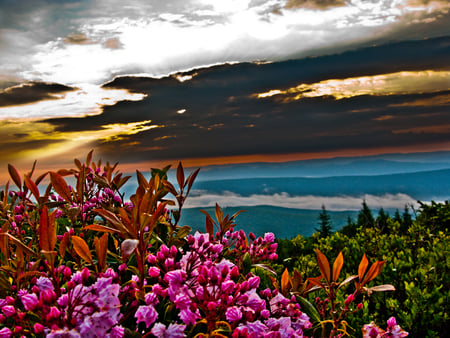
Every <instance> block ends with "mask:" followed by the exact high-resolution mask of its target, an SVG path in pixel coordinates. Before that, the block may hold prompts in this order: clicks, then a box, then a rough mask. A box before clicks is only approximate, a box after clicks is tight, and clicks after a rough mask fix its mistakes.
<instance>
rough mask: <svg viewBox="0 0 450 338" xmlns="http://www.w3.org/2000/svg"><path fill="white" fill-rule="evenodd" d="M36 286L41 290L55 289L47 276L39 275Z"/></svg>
mask: <svg viewBox="0 0 450 338" xmlns="http://www.w3.org/2000/svg"><path fill="white" fill-rule="evenodd" d="M36 286H37V287H38V288H39V291H41V292H42V291H53V283H52V281H51V280H50V279H49V278H47V277H39V278H38V279H37V280H36Z"/></svg>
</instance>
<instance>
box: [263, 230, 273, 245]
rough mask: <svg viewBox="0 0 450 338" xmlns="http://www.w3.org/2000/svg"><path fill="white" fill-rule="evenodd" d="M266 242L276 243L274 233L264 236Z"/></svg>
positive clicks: (267, 233)
mask: <svg viewBox="0 0 450 338" xmlns="http://www.w3.org/2000/svg"><path fill="white" fill-rule="evenodd" d="M264 241H266V242H269V243H273V241H275V235H274V234H273V233H272V232H266V233H265V234H264Z"/></svg>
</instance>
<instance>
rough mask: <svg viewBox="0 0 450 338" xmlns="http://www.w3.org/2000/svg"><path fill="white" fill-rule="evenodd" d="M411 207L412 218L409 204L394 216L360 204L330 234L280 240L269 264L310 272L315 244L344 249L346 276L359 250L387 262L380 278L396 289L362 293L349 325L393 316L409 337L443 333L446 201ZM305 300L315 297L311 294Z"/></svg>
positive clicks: (447, 291)
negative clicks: (353, 215)
mask: <svg viewBox="0 0 450 338" xmlns="http://www.w3.org/2000/svg"><path fill="white" fill-rule="evenodd" d="M413 212H414V214H415V219H413V217H411V214H410V212H409V210H408V208H407V207H405V210H404V212H403V213H402V214H400V212H398V211H397V212H396V213H395V215H394V216H393V217H390V216H389V215H388V214H386V213H385V212H384V211H383V210H382V209H381V210H380V212H379V214H378V216H376V217H373V215H372V214H371V211H370V209H369V208H368V207H367V205H365V203H363V207H362V209H361V211H360V213H359V215H358V217H357V220H355V221H353V220H349V224H348V225H347V226H345V227H344V228H342V229H341V230H339V231H337V232H335V233H333V234H327V235H326V236H323V235H322V234H321V233H319V232H318V233H316V234H314V235H313V236H312V237H309V238H305V237H302V236H297V237H296V238H293V239H291V240H287V239H286V240H283V239H278V240H277V242H278V244H279V247H278V254H279V259H278V260H277V262H276V264H273V265H272V266H273V267H274V269H275V270H276V271H277V272H281V271H283V269H285V268H286V267H287V268H288V269H289V270H290V271H294V270H296V271H298V272H299V273H301V274H304V275H308V276H309V275H313V274H314V273H317V267H316V266H315V264H313V263H312V262H313V260H314V258H315V250H316V248H318V249H319V250H321V252H323V253H324V254H326V255H327V256H330V257H332V256H336V255H337V254H338V253H339V252H340V251H342V252H343V254H344V256H345V259H346V263H348V265H346V266H344V267H343V269H342V271H341V274H343V275H344V276H350V275H352V273H353V271H352V269H351V267H353V266H355V265H356V264H358V261H359V259H360V257H361V255H363V254H365V255H366V256H367V257H368V258H369V259H371V260H383V261H386V264H385V267H384V270H383V273H382V274H381V276H380V277H381V278H382V281H383V283H386V284H391V285H393V286H394V287H395V291H393V292H386V293H382V294H367V295H366V297H364V298H360V299H359V300H360V301H361V302H362V303H363V304H364V310H363V311H360V312H358V313H355V314H354V315H353V316H352V317H351V318H350V320H349V324H350V325H351V326H353V327H358V326H361V325H363V324H364V323H367V322H370V321H372V320H373V321H375V322H381V321H382V320H383V319H384V318H386V317H387V316H390V315H393V316H395V317H396V318H397V320H398V321H399V322H401V323H402V327H404V328H405V330H407V331H408V332H409V333H410V334H411V336H412V337H445V336H446V335H447V332H449V331H450V325H449V323H450V315H449V303H450V271H449V268H450V260H449V257H450V252H449V250H450V236H449V234H448V228H449V225H450V204H449V203H448V202H444V203H436V202H432V203H431V204H425V203H420V208H419V210H417V211H414V210H413ZM348 267H350V269H349V268H348ZM309 299H310V301H311V302H314V297H313V295H310V296H309Z"/></svg>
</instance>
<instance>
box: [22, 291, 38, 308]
mask: <svg viewBox="0 0 450 338" xmlns="http://www.w3.org/2000/svg"><path fill="white" fill-rule="evenodd" d="M20 300H21V301H22V303H23V306H24V307H25V310H27V311H32V310H34V308H35V307H36V306H37V305H38V303H39V299H38V298H37V296H36V294H34V293H27V294H25V295H23V296H21V297H20Z"/></svg>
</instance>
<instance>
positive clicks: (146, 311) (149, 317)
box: [134, 305, 158, 328]
mask: <svg viewBox="0 0 450 338" xmlns="http://www.w3.org/2000/svg"><path fill="white" fill-rule="evenodd" d="M134 316H135V317H136V318H137V320H136V323H138V324H139V323H141V322H144V323H145V326H146V327H147V328H148V327H149V326H150V325H151V324H153V323H154V322H155V320H156V319H157V318H158V312H156V310H155V308H154V307H153V306H148V305H141V306H139V308H138V310H137V311H136V314H135V315H134Z"/></svg>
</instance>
